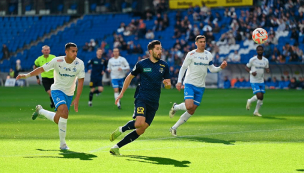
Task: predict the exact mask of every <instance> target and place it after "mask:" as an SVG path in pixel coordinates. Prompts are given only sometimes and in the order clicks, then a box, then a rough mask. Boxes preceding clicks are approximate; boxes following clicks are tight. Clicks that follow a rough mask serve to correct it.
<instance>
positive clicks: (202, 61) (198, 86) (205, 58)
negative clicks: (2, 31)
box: [169, 35, 227, 136]
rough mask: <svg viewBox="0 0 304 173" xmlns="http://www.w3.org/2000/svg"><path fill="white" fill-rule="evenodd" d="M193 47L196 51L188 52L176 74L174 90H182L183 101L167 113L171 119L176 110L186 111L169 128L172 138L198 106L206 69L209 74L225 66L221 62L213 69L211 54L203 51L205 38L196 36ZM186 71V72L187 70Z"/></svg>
mask: <svg viewBox="0 0 304 173" xmlns="http://www.w3.org/2000/svg"><path fill="white" fill-rule="evenodd" d="M195 45H196V46H197V49H194V50H192V51H190V52H188V54H187V56H186V58H185V60H184V62H183V65H182V67H181V69H180V71H179V74H178V80H177V84H176V89H178V91H180V90H181V88H183V87H184V88H185V89H184V100H185V102H183V103H181V104H176V103H173V106H172V108H171V110H170V112H169V116H170V118H172V117H173V116H174V114H175V112H176V111H177V110H184V111H186V112H185V113H183V114H182V115H181V117H180V118H179V120H178V121H177V122H176V123H175V124H174V126H172V127H171V128H170V132H171V134H172V135H173V136H176V129H177V128H178V127H179V126H180V125H182V124H183V123H185V122H186V121H187V120H188V119H189V118H190V117H191V116H192V115H193V114H194V112H195V110H196V109H197V107H198V106H199V105H200V103H201V100H202V97H203V94H204V91H205V79H206V75H207V69H209V71H210V72H213V73H215V72H218V71H220V70H222V69H224V68H226V66H227V62H226V61H223V62H222V64H221V65H220V67H215V66H214V65H213V61H212V57H213V56H212V54H211V53H210V52H209V51H207V50H205V47H206V37H205V36H203V35H198V36H197V37H196V38H195ZM187 69H188V70H187ZM186 70H187V72H186V76H185V79H184V86H182V83H181V82H182V78H183V76H184V74H185V71H186Z"/></svg>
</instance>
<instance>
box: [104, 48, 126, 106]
mask: <svg viewBox="0 0 304 173" xmlns="http://www.w3.org/2000/svg"><path fill="white" fill-rule="evenodd" d="M113 55H114V57H112V58H111V59H110V60H109V62H108V69H107V70H108V72H110V73H111V82H112V87H113V89H114V98H115V100H116V98H117V97H118V95H119V93H120V91H121V89H122V86H123V83H124V79H125V77H126V70H129V69H130V66H129V63H128V61H127V60H126V59H125V58H124V57H122V56H119V49H118V48H115V49H113ZM117 107H118V109H121V105H120V101H119V102H118V103H117Z"/></svg>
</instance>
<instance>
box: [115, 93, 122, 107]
mask: <svg viewBox="0 0 304 173" xmlns="http://www.w3.org/2000/svg"><path fill="white" fill-rule="evenodd" d="M122 97H123V94H121V93H120V94H119V95H118V96H117V98H116V100H115V105H117V103H118V102H119V100H120V99H121V98H122Z"/></svg>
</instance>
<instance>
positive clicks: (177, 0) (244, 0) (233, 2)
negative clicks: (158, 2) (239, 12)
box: [169, 0, 253, 9]
mask: <svg viewBox="0 0 304 173" xmlns="http://www.w3.org/2000/svg"><path fill="white" fill-rule="evenodd" d="M202 2H204V3H205V5H206V6H207V7H229V6H250V5H252V3H253V0H169V6H170V9H182V8H189V6H190V5H192V6H193V7H194V6H196V5H198V6H200V7H201V6H202Z"/></svg>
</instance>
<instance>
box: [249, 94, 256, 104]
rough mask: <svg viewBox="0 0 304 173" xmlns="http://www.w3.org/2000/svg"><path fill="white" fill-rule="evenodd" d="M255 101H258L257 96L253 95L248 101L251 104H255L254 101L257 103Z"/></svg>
mask: <svg viewBox="0 0 304 173" xmlns="http://www.w3.org/2000/svg"><path fill="white" fill-rule="evenodd" d="M257 100H258V98H257V96H256V95H254V96H253V97H251V98H250V99H249V102H250V103H252V102H255V101H257Z"/></svg>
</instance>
